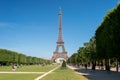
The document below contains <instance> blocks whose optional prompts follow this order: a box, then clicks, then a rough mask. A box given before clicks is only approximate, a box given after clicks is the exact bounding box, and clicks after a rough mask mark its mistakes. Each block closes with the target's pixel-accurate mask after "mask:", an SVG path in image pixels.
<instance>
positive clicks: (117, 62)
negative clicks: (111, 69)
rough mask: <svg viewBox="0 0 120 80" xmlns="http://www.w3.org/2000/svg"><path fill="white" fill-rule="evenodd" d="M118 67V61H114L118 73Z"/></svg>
mask: <svg viewBox="0 0 120 80" xmlns="http://www.w3.org/2000/svg"><path fill="white" fill-rule="evenodd" d="M118 66H119V64H118V59H116V71H117V72H118V68H119V67H118Z"/></svg>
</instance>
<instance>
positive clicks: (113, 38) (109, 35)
mask: <svg viewBox="0 0 120 80" xmlns="http://www.w3.org/2000/svg"><path fill="white" fill-rule="evenodd" d="M119 49H120V3H119V4H118V5H117V7H116V8H114V9H112V10H110V11H109V12H108V13H107V14H106V16H105V17H104V20H103V22H102V23H101V25H100V26H99V27H98V29H97V30H96V33H95V36H94V37H92V38H91V39H90V41H89V42H87V43H84V46H83V47H80V48H79V50H78V51H77V52H76V53H74V54H73V55H72V56H71V57H70V58H69V59H68V63H72V64H83V63H84V64H92V68H93V69H94V68H95V66H96V64H98V65H101V66H103V65H105V68H106V70H109V69H110V66H113V65H115V66H116V69H117V71H118V65H119V62H120V50H119ZM115 63H116V64H115Z"/></svg>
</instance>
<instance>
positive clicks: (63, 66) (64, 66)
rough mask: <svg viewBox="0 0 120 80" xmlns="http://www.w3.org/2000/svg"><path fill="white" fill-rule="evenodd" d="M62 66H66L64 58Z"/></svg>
mask: <svg viewBox="0 0 120 80" xmlns="http://www.w3.org/2000/svg"><path fill="white" fill-rule="evenodd" d="M62 68H66V62H65V61H64V60H63V63H62Z"/></svg>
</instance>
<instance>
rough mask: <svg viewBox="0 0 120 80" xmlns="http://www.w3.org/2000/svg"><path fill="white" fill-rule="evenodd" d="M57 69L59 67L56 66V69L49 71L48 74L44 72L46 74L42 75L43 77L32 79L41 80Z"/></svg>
mask: <svg viewBox="0 0 120 80" xmlns="http://www.w3.org/2000/svg"><path fill="white" fill-rule="evenodd" d="M58 68H59V66H58V67H56V68H54V69H52V70H50V71H48V72H46V73H44V74H43V75H41V76H39V77H37V78H36V79H34V80H40V79H42V78H43V77H45V76H46V75H48V74H50V73H52V72H53V71H54V70H56V69H58Z"/></svg>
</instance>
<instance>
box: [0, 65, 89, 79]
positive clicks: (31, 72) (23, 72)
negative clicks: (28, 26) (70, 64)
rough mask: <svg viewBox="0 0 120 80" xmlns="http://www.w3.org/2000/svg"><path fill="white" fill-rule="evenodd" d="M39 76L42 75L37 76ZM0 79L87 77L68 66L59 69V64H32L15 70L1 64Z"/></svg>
mask: <svg viewBox="0 0 120 80" xmlns="http://www.w3.org/2000/svg"><path fill="white" fill-rule="evenodd" d="M52 70H53V71H52ZM50 71H51V72H50ZM45 74H47V75H45ZM44 75H45V76H44ZM41 76H43V77H42V78H39V77H41ZM0 80H88V79H87V78H86V77H84V76H82V75H79V74H76V72H75V71H74V70H72V69H69V68H66V69H61V67H60V65H47V66H40V65H34V66H22V67H21V68H18V69H17V70H16V71H15V72H13V71H12V68H11V66H1V67H0Z"/></svg>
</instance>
